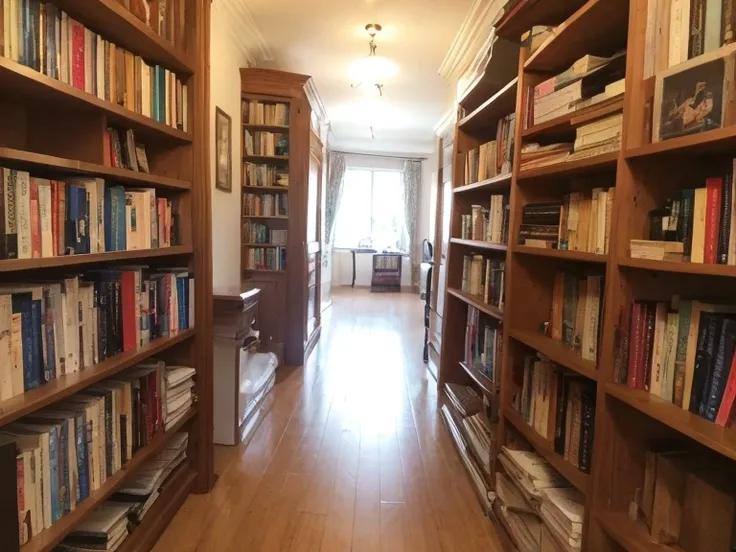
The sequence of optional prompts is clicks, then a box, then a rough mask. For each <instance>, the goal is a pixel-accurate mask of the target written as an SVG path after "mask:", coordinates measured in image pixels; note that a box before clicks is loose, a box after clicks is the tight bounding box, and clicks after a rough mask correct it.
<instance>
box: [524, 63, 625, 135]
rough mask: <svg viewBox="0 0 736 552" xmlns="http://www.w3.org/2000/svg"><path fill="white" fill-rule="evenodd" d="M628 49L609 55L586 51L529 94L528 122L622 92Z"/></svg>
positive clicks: (552, 115)
mask: <svg viewBox="0 0 736 552" xmlns="http://www.w3.org/2000/svg"><path fill="white" fill-rule="evenodd" d="M625 61H626V56H625V52H623V53H617V54H615V55H613V56H611V57H610V58H603V57H597V56H592V55H586V56H583V57H582V58H580V59H578V60H577V61H576V62H575V63H573V64H572V66H570V67H569V68H568V69H567V70H565V71H564V72H562V73H560V74H559V75H557V76H555V77H552V78H550V79H547V80H546V81H544V82H542V83H541V84H538V85H537V86H535V87H534V91H533V93H532V94H528V95H527V97H528V99H527V105H526V114H527V119H526V120H527V121H528V125H529V126H534V125H539V124H541V123H544V122H546V121H549V120H551V119H555V118H557V117H562V116H563V115H567V114H569V113H573V112H575V111H577V110H579V109H583V108H585V107H589V106H591V105H595V104H598V103H601V102H603V101H606V100H609V99H611V98H614V97H616V96H620V95H621V94H623V91H624V80H623V79H624V75H625V70H626V67H625Z"/></svg>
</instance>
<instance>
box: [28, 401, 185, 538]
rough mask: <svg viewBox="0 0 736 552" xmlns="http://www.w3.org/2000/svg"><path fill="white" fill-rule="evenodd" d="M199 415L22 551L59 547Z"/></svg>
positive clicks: (142, 454) (156, 442)
mask: <svg viewBox="0 0 736 552" xmlns="http://www.w3.org/2000/svg"><path fill="white" fill-rule="evenodd" d="M195 414H196V407H194V406H193V407H192V408H191V409H190V410H189V411H188V412H187V413H186V414H185V415H184V417H183V418H182V419H181V420H179V421H178V422H176V424H174V426H173V427H172V428H171V429H170V430H169V431H167V432H165V433H160V434H159V435H157V436H156V437H154V439H153V440H152V441H151V442H150V443H149V444H148V445H146V446H145V447H143V448H142V449H140V450H139V451H138V452H137V453H136V454H135V455H133V458H131V459H130V461H129V462H128V463H127V464H125V465H124V466H123V468H122V469H121V470H119V471H118V472H116V473H115V474H114V475H112V476H111V477H108V478H107V480H106V481H105V483H103V484H102V486H101V487H100V488H99V489H97V490H96V491H94V492H91V493H90V495H89V497H88V498H87V500H85V501H83V502H81V503H79V504H77V507H76V509H75V510H74V511H73V512H70V513H68V514H67V515H65V516H64V517H63V518H61V519H60V520H59V521H57V522H56V523H54V524H53V525H52V526H51V527H50V528H48V529H45V530H44V531H42V532H40V533H39V534H38V535H37V536H35V537H33V538H32V539H31V540H29V541H28V542H27V543H26V544H25V545H23V546H22V547H21V551H22V552H50V551H51V550H52V549H53V548H54V546H56V545H57V544H59V543H60V542H61V541H62V539H63V538H64V537H65V536H66V535H68V534H69V533H70V532H71V531H73V530H74V528H75V527H76V526H77V525H78V524H79V523H80V522H81V521H82V519H84V517H86V516H87V515H88V514H89V513H90V512H91V511H92V510H94V509H95V508H96V507H97V506H99V505H100V504H102V503H103V502H104V501H105V500H107V498H108V497H109V496H110V495H112V494H113V493H114V492H115V491H117V490H118V489H119V488H120V487H122V486H123V484H124V483H125V482H126V481H127V480H128V479H129V478H130V477H131V475H132V474H134V473H135V471H136V470H137V469H138V468H140V467H141V466H142V465H143V463H144V462H145V461H146V460H148V459H150V458H151V457H153V456H154V455H155V454H157V453H158V452H160V451H161V450H162V449H163V447H164V445H166V443H167V442H168V441H169V439H171V438H172V437H173V436H174V435H175V434H176V433H178V432H179V430H180V429H181V428H182V427H184V425H185V424H187V423H188V422H189V421H190V420H191V419H192V418H193V417H194V416H195Z"/></svg>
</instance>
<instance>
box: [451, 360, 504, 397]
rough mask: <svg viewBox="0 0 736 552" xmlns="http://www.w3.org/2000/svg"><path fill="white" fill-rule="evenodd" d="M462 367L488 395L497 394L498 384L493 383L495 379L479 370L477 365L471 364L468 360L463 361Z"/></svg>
mask: <svg viewBox="0 0 736 552" xmlns="http://www.w3.org/2000/svg"><path fill="white" fill-rule="evenodd" d="M460 367H461V368H462V369H463V370H465V372H466V373H467V374H468V375H469V376H470V377H471V378H473V381H474V382H475V383H476V384H477V385H478V387H480V390H481V391H483V393H485V394H486V395H491V396H492V395H495V394H496V386H495V385H494V384H493V380H492V379H491V378H489V377H488V376H486V375H485V374H484V373H483V372H481V371H480V370H478V369H477V368H476V367H475V366H471V365H470V364H468V363H467V362H461V363H460Z"/></svg>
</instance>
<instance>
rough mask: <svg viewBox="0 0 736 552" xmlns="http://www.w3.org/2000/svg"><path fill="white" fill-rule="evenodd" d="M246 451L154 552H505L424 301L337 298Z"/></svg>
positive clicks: (353, 293)
mask: <svg viewBox="0 0 736 552" xmlns="http://www.w3.org/2000/svg"><path fill="white" fill-rule="evenodd" d="M333 299H334V302H333V306H332V307H331V308H330V309H328V311H327V313H326V317H324V318H323V332H322V339H321V342H320V343H319V345H318V348H317V349H315V352H314V353H313V354H312V357H311V358H310V362H309V363H308V365H307V366H306V367H305V368H299V369H291V370H289V369H282V370H281V371H280V373H279V381H278V383H277V385H276V387H275V388H274V391H273V392H272V394H271V400H272V401H273V408H272V410H271V412H270V414H269V415H268V416H267V417H266V418H265V419H264V421H263V423H262V424H261V426H260V427H259V428H258V431H257V432H256V434H255V435H254V437H253V439H252V440H251V441H250V443H249V444H248V446H247V447H244V446H239V447H218V450H217V451H216V471H217V473H218V475H219V478H218V481H217V484H216V485H215V488H214V490H213V492H212V493H210V494H208V495H201V496H191V497H190V498H189V499H188V501H187V502H186V503H185V505H184V506H183V507H182V509H181V510H180V511H179V513H178V514H177V516H176V518H175V519H174V520H173V521H172V523H171V525H170V526H169V528H168V529H167V531H166V532H165V533H164V535H163V536H162V537H161V539H160V541H159V542H158V544H157V545H156V548H155V549H154V550H155V552H172V551H175V552H193V551H198V552H229V551H253V552H256V551H264V552H265V551H276V550H279V551H293V552H296V551H299V552H307V551H314V552H319V551H323V552H343V551H344V552H349V551H352V552H379V551H392V552H394V551H396V552H421V551H431V552H440V551H444V552H454V551H462V552H465V551H467V552H475V551H478V552H480V551H483V552H494V551H501V546H500V545H499V544H498V541H497V538H496V535H495V532H494V529H493V527H492V526H491V523H490V521H488V519H487V518H485V517H484V516H483V515H482V513H481V509H480V506H479V504H478V501H477V499H476V497H475V495H474V493H473V490H472V488H471V487H470V483H469V481H468V478H467V476H466V474H465V472H464V468H463V466H462V464H461V463H460V460H459V459H458V457H457V456H456V454H455V450H454V449H453V445H452V442H451V441H450V438H449V436H448V434H447V431H446V429H445V428H444V426H443V424H442V420H441V419H440V418H439V415H438V413H437V404H436V401H437V391H436V386H435V382H434V380H433V379H432V377H431V376H430V375H428V372H427V371H426V369H425V367H424V364H423V363H422V361H421V356H422V333H423V328H422V311H423V305H422V303H421V302H420V301H419V299H418V297H417V296H416V295H409V294H373V295H372V294H370V293H368V292H367V291H362V290H361V291H358V290H348V291H339V290H338V291H337V292H336V294H335V295H334V296H333Z"/></svg>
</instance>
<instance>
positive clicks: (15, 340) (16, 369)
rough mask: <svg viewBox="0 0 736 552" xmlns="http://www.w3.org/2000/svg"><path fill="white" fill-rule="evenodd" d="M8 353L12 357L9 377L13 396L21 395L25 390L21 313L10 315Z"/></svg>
mask: <svg viewBox="0 0 736 552" xmlns="http://www.w3.org/2000/svg"><path fill="white" fill-rule="evenodd" d="M10 353H11V358H12V365H11V379H12V381H13V396H15V395H22V394H23V392H24V391H25V385H24V383H23V339H22V323H21V314H20V313H19V312H18V313H15V314H13V315H12V319H11V323H10Z"/></svg>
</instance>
